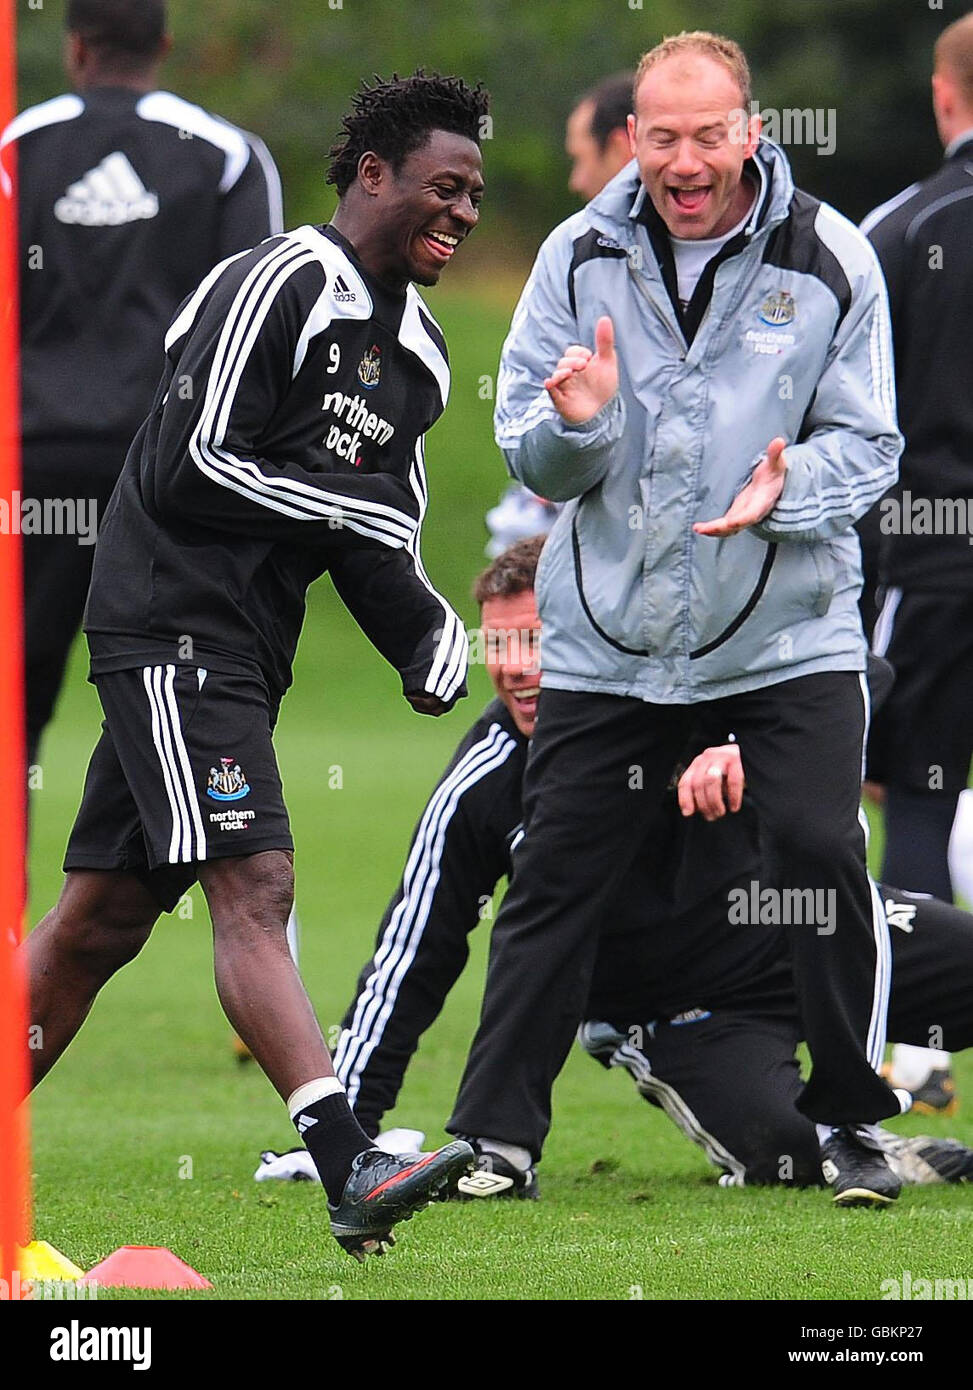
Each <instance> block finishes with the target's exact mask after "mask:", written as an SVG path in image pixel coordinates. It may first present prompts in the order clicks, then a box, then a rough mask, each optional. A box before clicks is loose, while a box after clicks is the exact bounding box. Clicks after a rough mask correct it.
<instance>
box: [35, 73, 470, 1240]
mask: <svg viewBox="0 0 973 1390" xmlns="http://www.w3.org/2000/svg"><path fill="white" fill-rule="evenodd" d="M486 110H487V97H486V94H485V92H483V90H482V89H481V88H479V87H477V88H470V87H468V86H467V85H466V84H465V83H463V82H462V81H460V80H459V79H456V78H444V77H439V76H435V75H426V74H424V73H422V72H418V73H416V74H415V75H414V76H412V77H410V78H406V79H398V78H396V79H393V80H392V81H391V82H379V83H378V84H377V85H375V86H373V87H370V88H369V87H363V88H362V90H361V91H360V92H359V93H358V94H357V96H356V97H355V99H354V102H353V107H352V110H351V113H350V114H349V115H348V116H347V117H346V119H345V121H344V126H343V130H342V135H341V138H340V139H339V141H338V143H337V144H336V145H335V146H334V147H333V149H332V151H331V155H332V160H331V167H330V171H329V174H328V178H329V181H331V182H332V183H334V184H335V185H336V186H337V190H338V194H339V198H340V202H339V206H338V209H337V212H336V214H335V217H334V220H333V222H332V224H331V225H329V226H325V227H313V226H306V227H301V228H298V230H297V231H294V232H291V233H288V234H286V235H283V236H277V237H272V238H270V240H268V241H265V242H263V243H262V244H261V245H260V246H258V247H256V248H255V249H253V250H251V251H246V252H243V253H242V254H240V255H237V256H234V257H231V258H230V259H229V260H226V261H223V262H222V263H221V264H220V265H218V266H217V267H216V268H215V269H214V270H213V271H212V272H211V273H210V274H209V275H208V276H207V277H206V279H205V280H204V281H203V282H202V284H201V285H200V286H199V288H198V289H197V290H196V291H195V293H193V294H192V295H191V296H190V297H189V298H188V299H187V300H186V301H185V302H184V303H183V305H182V306H181V308H180V309H179V310H178V312H177V314H176V317H175V319H174V320H173V322H172V325H171V327H170V329H169V332H168V334H167V337H166V368H165V374H164V376H163V379H162V382H161V384H160V386H159V388H158V391H157V393H156V397H155V402H154V405H153V408H152V412H151V414H150V415H149V418H148V419H147V420H146V421H145V423H144V425H143V426H142V428H141V429H140V431H139V433H138V435H137V436H136V438H135V440H134V442H133V444H132V447H131V450H130V451H129V454H128V458H127V460H126V463H125V467H124V470H123V472H122V475H121V478H120V480H119V484H118V487H117V488H116V490H115V493H114V495H113V498H112V502H111V505H110V507H109V510H108V513H107V515H106V517H105V521H104V525H103V528H102V532H101V536H100V539H99V542H98V547H97V554H96V557H95V566H94V574H93V578H92V585H91V591H90V595H89V600H88V607H87V611H86V616H85V630H86V632H87V634H88V643H89V647H90V650H91V671H92V679H93V681H94V682H95V685H96V686H97V689H98V694H99V698H100V700H101V703H102V706H103V708H104V712H105V723H104V732H103V734H102V738H101V741H100V742H99V744H98V746H97V748H96V749H95V752H94V754H93V756H92V759H91V764H90V766H89V769H88V775H87V781H86V784H85V791H84V797H83V800H82V804H81V809H80V811H79V813H78V818H77V821H76V823H75V826H74V830H73V831H72V834H71V839H70V842H69V845H68V850H67V855H66V859H65V869H66V870H67V880H66V882H65V885H64V889H63V892H62V895H61V898H60V901H59V903H58V904H57V906H56V907H55V908H54V909H53V911H52V912H51V913H49V914H48V916H47V917H46V918H45V919H44V921H43V922H42V923H41V924H40V926H39V927H38V928H37V930H36V931H35V932H34V933H33V934H32V936H31V937H30V940H29V947H28V949H29V952H30V964H31V980H32V991H33V993H32V1012H31V1019H32V1021H33V1022H34V1023H37V1024H39V1025H41V1026H42V1027H43V1037H44V1040H45V1046H44V1049H43V1051H41V1052H38V1053H36V1054H35V1058H36V1060H37V1067H36V1069H35V1081H36V1080H37V1079H39V1078H40V1076H42V1075H43V1074H45V1073H46V1071H47V1070H48V1069H49V1068H50V1067H51V1066H52V1065H53V1063H54V1062H55V1061H56V1059H57V1057H58V1056H60V1054H61V1052H62V1051H63V1050H64V1048H65V1047H66V1046H67V1044H68V1043H69V1042H70V1040H71V1038H72V1037H73V1036H74V1034H75V1033H76V1032H77V1030H78V1028H79V1027H80V1026H81V1023H82V1021H83V1020H84V1017H85V1015H86V1014H87V1012H88V1009H89V1008H90V1006H91V1003H92V1001H93V999H94V996H95V994H96V993H97V991H98V989H99V988H100V987H101V985H103V984H104V982H105V981H106V980H107V979H108V978H109V977H110V976H111V975H112V974H113V973H114V971H115V970H117V969H118V968H119V967H120V966H121V965H123V964H124V963H125V962H126V961H128V960H130V959H131V958H132V957H133V956H134V955H135V954H136V953H137V952H138V950H139V948H140V947H141V946H142V944H143V943H144V941H145V940H146V939H147V938H148V935H149V932H150V931H151V928H152V925H153V923H154V922H155V920H156V918H157V917H158V916H159V914H160V912H161V911H163V910H171V908H172V907H173V906H174V905H175V903H176V902H177V901H178V899H179V897H180V896H181V894H182V893H183V892H185V890H186V888H187V887H188V886H189V885H190V884H191V883H193V882H194V881H195V880H196V879H197V878H198V879H199V881H200V883H201V884H202V887H203V890H204V892H205V894H206V899H207V903H208V905H209V909H210V914H211V916H212V919H213V930H214V941H215V970H216V985H217V990H218V993H219V996H220V1001H221V1003H222V1005H223V1007H224V1009H225V1011H226V1014H227V1016H228V1018H229V1020H230V1022H231V1024H232V1025H233V1027H234V1028H235V1029H236V1031H237V1033H238V1034H239V1035H240V1037H241V1038H242V1039H243V1041H244V1042H245V1043H246V1045H247V1046H248V1047H249V1048H250V1050H251V1052H252V1053H253V1055H254V1057H255V1058H256V1059H257V1061H258V1062H259V1063H260V1064H261V1066H262V1067H263V1069H264V1071H265V1072H266V1073H267V1075H268V1077H269V1079H270V1080H271V1082H272V1083H273V1085H274V1086H275V1088H276V1089H277V1091H278V1092H279V1093H280V1095H281V1096H282V1098H284V1099H285V1100H286V1102H287V1105H288V1109H289V1112H290V1114H291V1117H292V1119H293V1120H294V1123H295V1125H296V1126H297V1129H298V1131H299V1133H300V1134H301V1135H302V1137H303V1138H304V1141H305V1142H306V1144H307V1145H308V1148H309V1149H310V1151H311V1153H312V1155H313V1156H314V1159H315V1162H316V1164H317V1165H318V1167H319V1171H320V1174H321V1178H322V1181H323V1183H324V1186H325V1188H326V1190H327V1194H328V1198H329V1204H330V1213H331V1229H332V1231H333V1233H334V1234H335V1236H336V1237H337V1238H338V1240H339V1241H340V1242H341V1244H342V1245H344V1247H345V1248H346V1249H348V1250H349V1251H350V1252H351V1253H352V1254H354V1255H356V1256H357V1257H359V1258H363V1257H364V1255H365V1254H367V1253H369V1252H381V1250H382V1249H383V1242H387V1241H388V1240H389V1230H390V1227H391V1226H392V1224H393V1223H394V1222H396V1221H398V1220H401V1219H403V1218H404V1217H407V1216H409V1215H411V1214H412V1213H413V1212H414V1211H415V1210H416V1209H417V1208H418V1207H420V1206H422V1205H424V1204H425V1203H426V1202H427V1201H428V1200H429V1199H430V1198H431V1197H432V1196H434V1195H437V1194H439V1193H441V1192H443V1191H444V1190H446V1189H448V1188H449V1187H450V1186H452V1185H453V1184H455V1182H456V1180H457V1179H458V1178H459V1177H460V1176H461V1174H462V1173H463V1172H464V1171H466V1170H467V1169H468V1168H469V1167H470V1166H471V1160H472V1151H471V1150H470V1148H469V1146H468V1145H467V1144H465V1143H463V1142H455V1143H452V1144H450V1145H448V1146H447V1147H446V1148H445V1149H442V1150H440V1151H439V1152H438V1153H437V1154H433V1155H424V1156H423V1157H422V1159H421V1160H414V1161H409V1160H402V1159H398V1158H393V1157H391V1156H389V1155H387V1154H383V1153H380V1152H379V1151H378V1150H377V1149H374V1148H373V1147H372V1145H371V1141H370V1140H369V1139H368V1137H367V1136H366V1135H365V1134H364V1132H363V1131H362V1130H361V1129H360V1128H359V1126H358V1123H357V1121H356V1120H355V1119H354V1117H353V1116H352V1113H351V1111H350V1109H349V1107H348V1104H347V1100H346V1097H345V1094H344V1091H343V1088H342V1087H341V1085H340V1083H339V1082H338V1081H337V1080H336V1079H335V1077H334V1074H333V1069H332V1066H331V1060H330V1057H329V1055H328V1052H327V1049H326V1047H325V1045H324V1041H323V1038H322V1036H321V1031H320V1028H319V1026H318V1023H317V1020H316V1019H315V1017H314V1013H313V1011H312V1008H311V1004H310V1002H309V1000H308V998H307V995H306V993H305V991H304V988H303V985H302V984H301V980H300V977H299V976H298V974H297V971H296V969H295V967H294V965H293V962H292V960H291V957H290V954H289V952H288V949H287V944H286V939H285V932H284V927H285V923H286V920H287V916H288V912H289V910H290V906H291V901H292V897H293V868H292V851H293V841H292V839H291V836H290V830H289V826H288V819H287V812H286V809H285V806H284V802H283V798H282V794H281V784H280V776H279V773H278V770H277V763H276V758H275V756H274V750H273V745H272V742H271V735H272V731H273V728H274V723H275V721H276V717H277V711H278V707H279V704H280V700H281V697H282V696H283V694H284V691H285V690H286V688H287V686H288V684H289V683H290V678H291V663H292V660H293V656H294V651H295V648H296V645H297V641H298V637H299V634H300V630H301V624H302V620H303V617H304V597H305V591H306V589H307V586H308V584H309V583H310V582H311V581H313V580H314V579H317V578H318V577H319V576H320V575H322V574H323V573H325V572H326V571H327V572H329V573H330V575H331V577H332V580H333V581H334V583H335V586H336V587H337V589H338V591H339V593H340V594H341V596H342V598H343V600H344V601H345V603H346V604H347V605H348V607H349V608H350V609H351V611H352V613H353V614H354V616H355V618H356V619H357V620H358V622H359V624H360V625H361V627H362V628H363V629H364V631H365V632H366V633H367V635H368V636H369V637H370V638H371V639H372V641H373V642H374V643H375V645H376V646H377V647H378V649H379V650H380V651H381V652H382V653H383V655H384V656H385V657H387V659H388V660H389V661H390V662H391V663H392V664H393V665H394V666H395V667H396V668H397V669H398V670H399V671H400V673H401V676H402V683H403V690H404V694H405V696H406V698H407V699H408V700H409V701H410V703H411V704H412V705H413V707H414V708H416V709H417V710H420V711H422V712H424V713H427V714H441V713H443V712H444V711H446V710H448V709H449V708H450V706H451V705H452V704H453V703H454V701H455V700H456V699H458V698H459V697H460V696H461V695H463V694H465V685H464V680H465V673H466V655H467V653H466V637H465V633H464V631H463V627H462V624H461V623H460V621H459V619H458V618H457V616H456V614H455V613H454V612H453V611H452V609H451V608H450V607H449V605H448V604H447V603H446V601H445V600H444V599H443V598H442V597H441V596H440V595H439V594H437V592H436V591H435V589H434V588H433V587H432V585H431V584H430V582H429V580H428V578H427V577H426V574H425V571H424V569H423V566H422V561H421V559H420V555H419V533H420V528H421V524H422V519H423V516H424V513H425V510H426V479H425V470H424V464H423V435H424V433H425V431H426V430H428V429H429V427H430V426H431V425H432V424H433V423H434V421H435V420H436V419H437V418H438V416H439V415H440V414H441V413H442V410H443V408H444V406H445V404H446V397H447V392H448V387H449V368H448V363H447V356H446V347H445V343H444V341H443V337H442V334H441V332H440V330H439V328H438V327H437V326H436V324H435V322H434V321H433V319H432V318H431V317H430V315H429V313H428V311H427V310H426V308H425V306H424V305H423V303H422V300H421V299H420V297H419V295H418V294H417V292H416V291H415V289H414V288H413V284H412V282H418V283H420V284H424V285H433V284H435V283H436V282H437V280H438V279H439V275H440V272H441V271H442V269H443V267H444V266H445V265H446V264H447V262H448V261H449V260H450V258H451V257H452V256H453V254H454V253H455V251H456V248H457V247H458V245H459V244H460V243H461V242H462V241H463V239H464V238H465V237H466V236H467V235H468V234H469V232H471V231H472V230H473V228H474V227H475V225H476V223H477V220H478V216H479V212H478V206H479V201H480V198H481V195H482V191H483V180H482V173H481V158H480V149H479V137H480V126H481V122H482V120H483V117H484V115H485V112H486Z"/></svg>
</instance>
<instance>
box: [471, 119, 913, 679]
mask: <svg viewBox="0 0 973 1390" xmlns="http://www.w3.org/2000/svg"><path fill="white" fill-rule="evenodd" d="M749 168H750V170H751V172H752V174H753V175H754V177H755V178H758V179H759V182H760V193H759V195H758V197H757V201H756V204H755V207H754V212H753V214H752V216H751V218H750V221H749V222H748V224H747V226H746V228H745V229H744V232H743V233H742V234H740V235H739V236H738V237H737V238H735V239H734V240H733V241H732V242H731V243H729V244H728V245H727V247H725V248H724V250H723V252H722V253H721V255H722V257H723V259H722V260H721V261H720V262H719V263H718V264H716V265H715V267H714V263H713V262H711V263H710V266H709V267H707V270H706V271H704V274H703V277H702V280H701V283H700V286H698V287H697V292H696V295H694V298H693V301H691V303H690V308H689V311H688V312H689V314H690V315H691V314H692V312H693V309H694V306H696V314H697V317H698V314H699V304H705V300H706V295H707V293H708V289H709V284H710V283H711V286H712V293H711V297H710V298H709V302H708V306H707V307H705V312H703V314H702V318H701V321H700V322H699V327H698V329H697V331H696V333H695V336H694V337H692V341H691V343H690V344H687V338H686V335H685V334H684V332H683V330H682V328H681V326H680V320H679V318H678V317H677V314H676V311H675V309H674V308H673V304H672V300H671V298H670V295H669V293H668V292H667V289H666V283H665V281H664V279H663V270H662V267H663V266H664V265H665V237H664V228H663V226H662V224H661V221H660V219H659V218H658V214H657V213H655V210H654V208H653V207H652V205H651V202H650V201H649V200H648V197H647V195H646V194H645V192H644V190H643V189H642V187H641V184H640V180H639V175H638V168H637V165H636V164H635V162H634V161H633V162H632V163H631V164H629V165H628V166H627V168H625V169H623V170H622V172H621V173H620V174H618V175H617V176H616V177H615V178H614V179H613V180H612V181H611V182H610V183H609V184H608V185H607V186H606V187H605V188H604V189H603V190H602V192H601V193H600V194H599V195H598V197H597V198H595V199H594V201H593V202H591V203H589V205H588V206H587V207H586V208H584V209H583V211H581V212H579V213H576V214H575V215H574V216H573V217H570V218H568V220H567V221H566V222H563V223H562V224H561V225H560V226H559V227H557V228H556V229H555V230H554V231H553V232H552V233H551V235H550V236H549V237H548V238H547V240H546V241H545V242H544V244H543V246H542V247H541V249H540V252H539V253H538V257H537V261H536V263H535V265H534V268H533V270H532V272H531V275H530V278H529V280H528V282H527V284H526V286H525V288H524V291H523V294H522V296H521V299H520V302H519V304H518V306H517V309H516V312H515V314H514V317H513V321H512V323H511V327H510V332H509V335H508V337H507V340H506V342H505V344H504V348H503V356H502V360H501V365H500V375H499V382H498V389H497V408H496V420H495V424H496V436H497V443H498V444H499V446H500V448H501V449H502V450H503V452H504V455H505V457H506V459H507V462H508V465H509V467H510V471H511V472H512V473H513V475H514V476H515V477H516V478H519V479H520V480H521V481H522V482H524V483H526V484H527V486H528V487H530V488H532V489H533V490H534V491H535V492H537V493H539V494H540V495H541V496H542V497H545V498H550V499H552V500H555V501H563V500H567V499H570V500H569V501H568V505H567V506H566V507H565V508H564V509H563V511H562V513H561V515H560V516H559V518H558V520H557V523H556V525H555V527H554V529H553V531H552V533H551V535H550V537H549V539H548V541H547V544H546V546H545V549H544V552H543V554H542V556H541V563H540V568H539V570H538V576H537V595H538V603H539V607H540V612H541V616H542V618H543V622H544V659H543V660H544V684H545V685H547V686H553V687H556V688H558V689H562V690H588V691H604V692H608V693H611V694H617V695H629V696H635V697H638V698H641V699H644V700H649V701H653V702H658V703H664V704H682V703H693V702H696V701H700V700H711V699H717V698H720V697H722V696H725V695H731V694H734V693H736V692H739V691H744V690H753V689H758V688H760V687H763V686H766V685H770V684H773V683H775V682H777V681H783V680H790V679H793V678H794V677H796V676H803V675H809V674H811V673H813V672H817V671H832V670H836V671H837V670H846V671H861V670H863V669H864V666H865V640H864V637H863V634H862V629H861V623H860V620H859V615H858V607H857V599H858V593H859V590H860V587H861V565H860V556H859V545H858V538H857V536H856V534H855V532H854V530H853V529H852V527H853V523H854V522H855V521H856V520H857V519H858V518H859V517H860V516H862V515H863V514H864V513H865V512H866V511H867V510H868V508H869V507H870V506H871V505H872V504H873V503H874V502H875V501H877V500H878V498H879V497H881V496H882V494H883V493H884V492H885V491H886V490H887V489H888V487H889V486H890V485H891V484H892V483H893V482H894V481H895V479H896V476H897V469H898V458H899V454H900V453H901V450H902V438H901V436H900V434H899V432H898V430H897V428H896V422H895V399H894V384H893V382H894V377H893V366H892V348H891V333H890V326H889V311H888V303H887V298H886V292H885V285H884V281H883V278H882V272H881V269H880V267H879V264H878V261H877V260H876V257H875V254H874V252H873V251H872V248H871V246H870V245H869V243H868V241H867V240H866V238H865V237H864V236H862V234H861V233H860V232H859V231H858V230H857V228H856V227H854V226H853V225H852V223H850V222H849V221H847V220H846V219H845V218H844V217H842V216H841V215H840V214H839V213H837V212H835V211H834V209H833V208H830V207H828V206H827V204H825V203H820V202H818V201H817V200H816V199H814V198H812V197H810V196H809V195H808V194H806V193H803V192H802V191H801V190H799V189H795V187H794V184H793V180H792V178H791V173H790V168H789V166H788V163H787V160H786V158H785V156H784V154H783V152H782V151H781V150H780V149H779V148H778V147H777V146H776V145H774V144H772V143H771V142H769V141H767V140H761V142H760V144H759V146H758V148H757V152H756V155H755V157H754V159H753V161H751V163H750V165H749ZM657 253H658V254H657ZM660 254H661V255H662V261H661V263H660ZM714 269H715V275H714V274H713V271H714ZM697 297H699V299H697ZM602 314H609V315H610V316H611V318H612V319H613V321H614V325H615V338H616V348H617V351H618V357H619V369H620V386H619V391H618V394H617V396H615V398H614V399H613V400H611V401H610V402H609V403H608V404H607V405H606V406H605V407H604V408H603V409H602V410H600V411H599V412H598V414H597V415H596V416H595V417H594V418H593V419H591V420H589V421H588V422H587V423H585V424H584V425H580V426H570V425H567V424H566V423H565V422H564V421H563V420H562V419H561V417H560V416H559V415H558V413H557V411H556V410H555V408H554V406H553V404H552V403H551V401H550V399H549V397H548V395H547V392H546V391H545V390H544V388H543V382H544V379H545V377H547V376H548V375H550V373H551V371H552V370H553V368H554V366H555V364H556V362H557V360H558V358H559V357H560V356H561V354H562V352H563V351H564V349H565V348H566V347H567V346H568V345H569V344H570V343H584V344H587V345H589V346H592V345H593V344H594V329H595V323H596V321H597V319H598V318H599V317H600V316H601V315H602ZM776 435H782V436H783V437H784V438H785V439H786V440H787V441H788V448H787V452H786V455H785V457H786V459H787V462H788V464H789V467H788V471H787V476H786V480H785V483H784V489H783V492H782V494H781V496H780V498H779V500H778V502H777V505H776V507H775V508H774V510H773V511H772V512H771V513H770V515H769V516H768V517H767V518H765V520H764V521H763V522H762V523H761V524H760V525H759V526H754V527H750V528H749V529H747V530H745V531H742V532H740V533H739V534H738V535H736V536H731V537H728V538H726V539H713V538H711V537H706V536H697V535H695V534H694V532H693V530H692V525H693V522H694V521H706V520H711V519H712V518H714V517H719V516H721V515H722V514H723V513H724V512H725V511H726V509H727V507H728V506H729V504H730V503H731V501H732V500H733V498H734V497H735V496H736V494H737V493H738V492H739V491H740V489H741V488H742V487H743V486H744V484H745V483H746V482H747V480H748V478H749V476H750V474H751V472H752V470H753V468H754V465H755V463H756V461H757V460H758V459H759V457H760V455H761V454H762V453H763V452H764V451H765V449H766V447H767V445H768V443H769V442H770V440H771V439H773V438H774V436H776Z"/></svg>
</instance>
